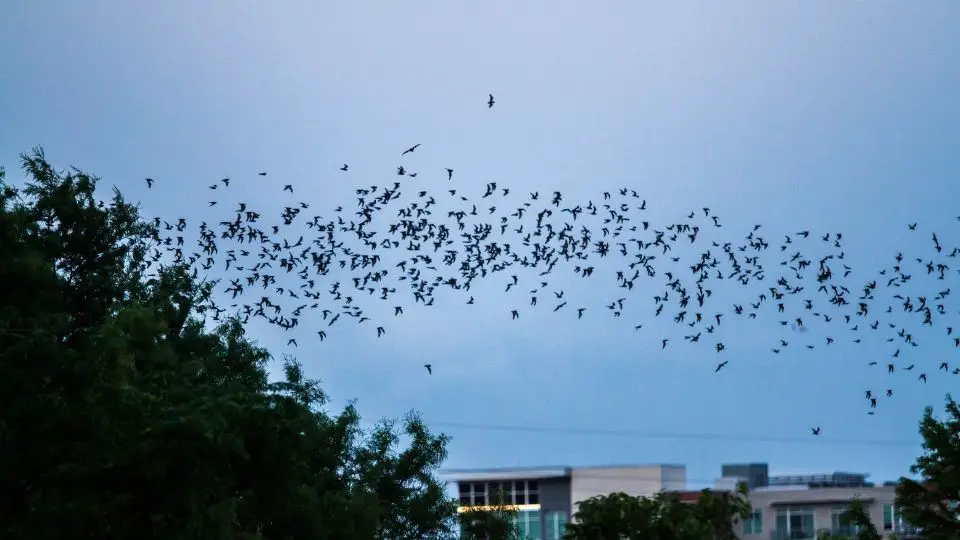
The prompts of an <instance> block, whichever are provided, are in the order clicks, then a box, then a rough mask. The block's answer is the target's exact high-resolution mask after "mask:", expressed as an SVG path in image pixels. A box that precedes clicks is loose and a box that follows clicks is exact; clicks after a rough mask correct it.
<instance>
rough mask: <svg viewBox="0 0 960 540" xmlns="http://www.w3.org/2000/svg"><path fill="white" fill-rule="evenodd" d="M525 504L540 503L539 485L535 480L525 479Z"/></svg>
mask: <svg viewBox="0 0 960 540" xmlns="http://www.w3.org/2000/svg"><path fill="white" fill-rule="evenodd" d="M527 504H540V485H539V483H538V482H537V481H536V480H527Z"/></svg>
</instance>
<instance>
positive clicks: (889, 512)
mask: <svg viewBox="0 0 960 540" xmlns="http://www.w3.org/2000/svg"><path fill="white" fill-rule="evenodd" d="M883 530H885V531H889V530H893V505H892V504H885V505H883Z"/></svg>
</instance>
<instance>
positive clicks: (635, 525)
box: [565, 485, 750, 540]
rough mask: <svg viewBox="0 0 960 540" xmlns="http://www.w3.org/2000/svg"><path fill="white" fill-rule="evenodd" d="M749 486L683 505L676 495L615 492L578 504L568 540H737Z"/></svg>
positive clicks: (746, 511) (708, 492) (746, 512)
mask: <svg viewBox="0 0 960 540" xmlns="http://www.w3.org/2000/svg"><path fill="white" fill-rule="evenodd" d="M745 495H746V486H745V485H741V486H738V489H737V490H736V491H734V492H732V493H725V492H719V493H718V492H714V491H712V490H709V489H705V490H703V491H702V492H701V494H700V496H699V497H698V499H697V501H696V502H694V503H685V502H682V501H681V500H680V496H679V495H678V494H676V493H673V492H668V491H663V492H660V493H657V494H656V495H654V496H653V497H634V496H631V495H627V494H626V493H612V494H610V495H601V496H596V497H592V498H590V499H587V500H586V501H583V502H581V503H580V505H579V508H578V509H577V512H576V515H575V516H574V522H572V523H570V524H568V525H567V533H566V536H565V538H566V539H567V540H606V539H610V538H623V539H628V540H635V539H636V540H639V539H644V540H716V539H718V538H719V539H735V538H737V536H736V534H735V532H734V526H735V524H736V523H737V521H738V520H739V519H741V518H745V517H746V516H748V515H749V513H750V503H749V502H748V501H747V499H746V497H745Z"/></svg>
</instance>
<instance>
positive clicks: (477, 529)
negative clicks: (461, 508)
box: [459, 490, 523, 540]
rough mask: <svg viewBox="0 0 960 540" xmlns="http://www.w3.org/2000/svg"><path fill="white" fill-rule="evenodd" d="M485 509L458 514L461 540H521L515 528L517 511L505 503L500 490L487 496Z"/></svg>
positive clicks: (518, 531) (517, 529) (480, 508)
mask: <svg viewBox="0 0 960 540" xmlns="http://www.w3.org/2000/svg"><path fill="white" fill-rule="evenodd" d="M489 495H490V497H489V500H488V502H489V504H488V505H487V506H486V507H479V508H476V509H470V510H467V511H465V512H463V513H461V514H460V516H459V522H460V538H461V540H523V538H522V537H521V536H520V530H519V528H518V527H517V521H516V520H517V510H515V509H513V508H512V507H511V506H510V505H509V504H508V503H507V501H506V499H505V496H504V493H503V491H502V490H493V491H491V493H490V494H489Z"/></svg>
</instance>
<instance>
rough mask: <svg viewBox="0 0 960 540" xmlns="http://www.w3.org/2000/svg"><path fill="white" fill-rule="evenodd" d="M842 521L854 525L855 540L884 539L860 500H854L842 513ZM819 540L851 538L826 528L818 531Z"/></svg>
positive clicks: (844, 539)
mask: <svg viewBox="0 0 960 540" xmlns="http://www.w3.org/2000/svg"><path fill="white" fill-rule="evenodd" d="M840 521H841V523H845V524H849V525H852V526H853V527H854V528H855V530H856V534H855V535H854V536H853V540H882V538H883V537H882V536H881V535H880V533H879V532H878V531H877V527H876V525H874V524H873V521H871V519H870V513H869V512H868V511H867V508H866V507H865V506H864V505H863V502H862V501H860V500H854V501H853V502H851V503H850V506H849V507H848V508H847V510H846V511H845V512H843V513H842V514H840ZM817 540H850V537H849V536H837V535H833V534H831V533H830V531H829V530H827V529H824V530H821V531H819V533H817Z"/></svg>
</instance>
